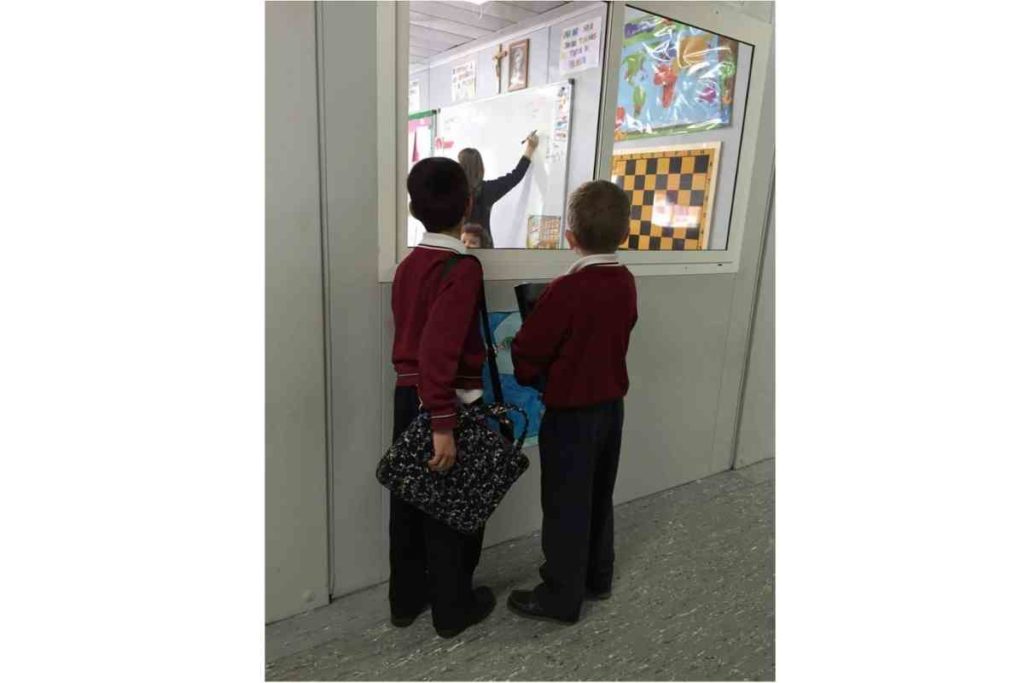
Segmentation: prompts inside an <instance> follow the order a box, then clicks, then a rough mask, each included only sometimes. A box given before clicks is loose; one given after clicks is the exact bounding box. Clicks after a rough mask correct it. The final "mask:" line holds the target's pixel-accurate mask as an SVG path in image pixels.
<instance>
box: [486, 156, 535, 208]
mask: <svg viewBox="0 0 1024 683" xmlns="http://www.w3.org/2000/svg"><path fill="white" fill-rule="evenodd" d="M529 168H530V160H529V159H527V158H526V157H520V158H519V163H518V164H516V167H515V168H514V169H512V171H511V172H510V173H506V174H505V175H503V176H501V177H500V178H495V179H494V180H485V181H484V182H483V183H481V188H480V189H481V192H480V196H481V198H482V199H483V201H484V203H485V204H487V205H488V206H490V205H491V204H494V203H495V202H496V201H498V200H499V199H501V198H502V197H504V196H505V195H507V194H508V193H509V192H510V191H511V190H512V188H513V187H515V186H516V185H518V184H519V182H520V181H521V180H522V179H523V176H525V175H526V171H528V170H529Z"/></svg>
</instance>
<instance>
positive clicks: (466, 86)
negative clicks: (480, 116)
mask: <svg viewBox="0 0 1024 683" xmlns="http://www.w3.org/2000/svg"><path fill="white" fill-rule="evenodd" d="M474 97H476V62H475V61H469V62H466V63H464V64H458V65H456V66H455V68H454V69H452V102H462V101H463V100H471V99H473V98H474Z"/></svg>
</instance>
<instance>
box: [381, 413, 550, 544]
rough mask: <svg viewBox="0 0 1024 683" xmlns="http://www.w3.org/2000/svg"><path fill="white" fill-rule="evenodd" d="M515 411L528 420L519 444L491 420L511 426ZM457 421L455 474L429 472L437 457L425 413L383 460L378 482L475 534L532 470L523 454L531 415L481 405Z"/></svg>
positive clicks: (452, 525)
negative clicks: (496, 429)
mask: <svg viewBox="0 0 1024 683" xmlns="http://www.w3.org/2000/svg"><path fill="white" fill-rule="evenodd" d="M509 412H518V413H519V414H521V415H522V416H523V419H524V425H523V428H522V430H521V432H520V434H519V436H518V438H517V439H516V440H515V442H514V443H510V442H509V441H508V440H507V439H506V438H505V437H503V436H502V435H501V434H499V433H498V432H496V431H494V430H492V429H491V428H490V427H489V426H488V424H487V419H488V418H495V419H497V420H499V421H500V422H503V423H505V424H511V420H509V416H508V413H509ZM457 419H458V424H457V425H456V426H455V448H456V453H457V457H456V459H455V464H454V465H453V466H452V468H451V469H450V470H448V471H447V472H434V471H432V470H430V469H429V468H428V467H427V461H428V460H430V459H431V458H432V457H433V456H434V440H433V431H432V429H431V426H430V414H429V413H427V412H421V413H420V414H419V415H418V416H417V417H416V419H415V420H413V422H412V424H411V425H409V428H408V429H406V430H405V431H404V432H403V433H402V435H401V436H399V437H398V440H397V441H395V443H394V444H393V445H392V446H391V448H389V449H388V451H387V453H385V454H384V457H383V458H381V461H380V463H379V464H378V465H377V480H378V481H379V482H380V483H381V484H383V485H384V486H385V487H386V488H388V489H390V490H391V491H392V492H393V493H394V494H395V495H396V496H398V497H399V498H401V499H402V500H404V501H405V502H407V503H409V504H410V505H413V506H414V507H417V508H419V509H420V510H423V512H425V513H427V514H428V515H430V516H431V517H433V518H434V519H437V520H439V521H441V522H444V523H445V524H447V525H448V526H450V527H451V528H453V529H455V530H456V531H461V532H463V533H467V534H469V533H473V532H475V531H477V530H479V529H480V528H481V527H482V526H483V525H484V523H485V522H486V521H487V519H488V518H489V517H490V516H491V514H492V513H493V512H494V510H495V509H496V508H497V507H498V503H500V502H501V499H502V498H503V497H504V496H505V494H506V493H508V490H509V489H510V488H512V484H514V483H515V481H516V479H518V478H519V477H520V475H522V473H523V472H525V471H526V469H527V467H529V464H530V463H529V461H528V460H527V458H526V456H525V455H524V454H523V439H525V438H526V429H527V428H526V425H525V421H526V415H525V413H523V411H521V410H520V409H519V408H517V407H515V406H510V405H504V404H498V403H494V404H491V405H484V404H476V405H470V406H462V407H460V408H459V414H458V418H457Z"/></svg>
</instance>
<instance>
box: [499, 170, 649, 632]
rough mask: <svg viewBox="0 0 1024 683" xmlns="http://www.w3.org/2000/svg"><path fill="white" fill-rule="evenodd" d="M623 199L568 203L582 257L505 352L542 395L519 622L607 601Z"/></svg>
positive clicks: (631, 295)
mask: <svg viewBox="0 0 1024 683" xmlns="http://www.w3.org/2000/svg"><path fill="white" fill-rule="evenodd" d="M629 211H630V204H629V198H628V197H627V196H626V194H625V193H624V192H623V191H622V190H621V189H619V188H618V187H617V186H616V185H614V184H612V183H609V182H607V181H604V180H598V181H594V182H590V183H585V184H584V185H582V186H580V187H579V188H578V189H577V190H576V191H575V192H573V194H572V197H571V198H570V200H569V212H568V213H569V215H568V219H569V220H568V225H569V231H568V232H566V237H567V238H568V240H569V245H570V246H572V247H573V248H574V249H575V250H576V251H577V253H578V254H580V256H581V257H582V258H580V259H579V260H578V261H577V262H576V263H575V264H573V266H572V268H570V269H569V272H568V273H567V274H566V275H564V276H562V277H560V278H557V279H556V280H554V281H553V282H552V283H551V284H550V285H548V287H547V288H546V289H545V290H544V293H543V294H542V295H541V297H540V298H539V299H538V301H537V303H536V305H535V307H534V309H533V311H532V312H531V313H530V315H529V317H528V318H527V319H526V321H525V322H524V324H523V327H522V328H521V329H520V330H519V334H517V335H516V338H515V340H514V341H513V342H512V363H513V365H514V367H515V374H516V380H517V381H518V382H519V383H520V384H523V385H526V386H538V385H544V387H543V392H544V405H545V408H546V410H545V412H544V419H543V420H542V422H541V427H540V464H541V507H542V508H543V510H544V525H543V529H542V532H541V545H542V547H543V550H544V560H545V562H544V565H543V566H542V567H541V568H540V574H541V578H543V580H544V581H543V582H542V583H541V584H539V585H538V586H537V587H536V588H534V589H533V590H532V591H512V594H511V595H509V598H508V606H509V609H511V610H512V611H513V612H516V613H517V614H520V615H522V616H525V617H531V618H538V619H546V620H553V621H559V622H566V623H574V622H576V621H577V620H578V619H579V615H580V607H581V605H582V603H583V598H584V596H588V597H593V598H597V599H604V598H607V597H608V596H610V595H611V586H612V565H613V561H614V552H613V548H612V546H613V532H612V491H613V490H614V488H615V474H616V471H617V470H618V465H619V446H620V444H621V442H622V419H623V410H622V397H623V396H625V395H626V390H627V389H628V388H629V376H628V374H627V373H626V350H627V349H628V348H629V335H630V332H632V330H633V326H634V325H635V324H636V320H637V304H636V285H635V283H634V281H633V275H632V274H631V273H630V272H629V271H628V270H627V269H626V268H625V266H622V265H620V264H619V262H618V258H617V257H616V255H615V252H616V250H617V249H618V245H619V244H621V243H622V241H623V240H624V239H625V238H626V235H627V234H628V231H629Z"/></svg>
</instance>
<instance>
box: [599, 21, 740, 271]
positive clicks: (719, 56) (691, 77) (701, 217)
mask: <svg viewBox="0 0 1024 683" xmlns="http://www.w3.org/2000/svg"><path fill="white" fill-rule="evenodd" d="M622 39H623V41H622V54H621V55H619V74H618V92H617V102H616V109H615V144H614V147H613V151H612V159H611V175H612V181H613V182H615V183H617V184H618V185H619V186H620V187H622V188H623V189H624V190H625V191H626V192H627V194H629V196H630V199H631V200H632V213H631V217H630V231H629V237H628V238H627V239H626V242H625V243H624V244H623V245H622V247H623V248H624V249H630V250H636V251H690V250H724V249H726V248H727V247H728V243H729V224H730V220H731V216H732V197H733V191H734V188H735V185H736V173H737V165H738V161H739V150H740V141H741V139H742V135H743V121H744V115H745V113H746V99H747V83H748V80H749V77H750V65H751V60H752V57H753V47H752V46H750V45H748V44H746V43H742V42H738V41H736V40H732V39H730V38H728V37H726V36H721V35H717V34H715V33H709V32H707V31H704V30H702V29H700V28H698V27H695V26H689V25H687V24H684V23H681V22H678V21H673V20H672V19H669V18H666V17H663V16H659V15H657V14H652V13H650V12H646V11H642V10H639V9H636V8H633V7H629V6H627V7H626V8H625V22H624V26H623V36H622Z"/></svg>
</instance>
